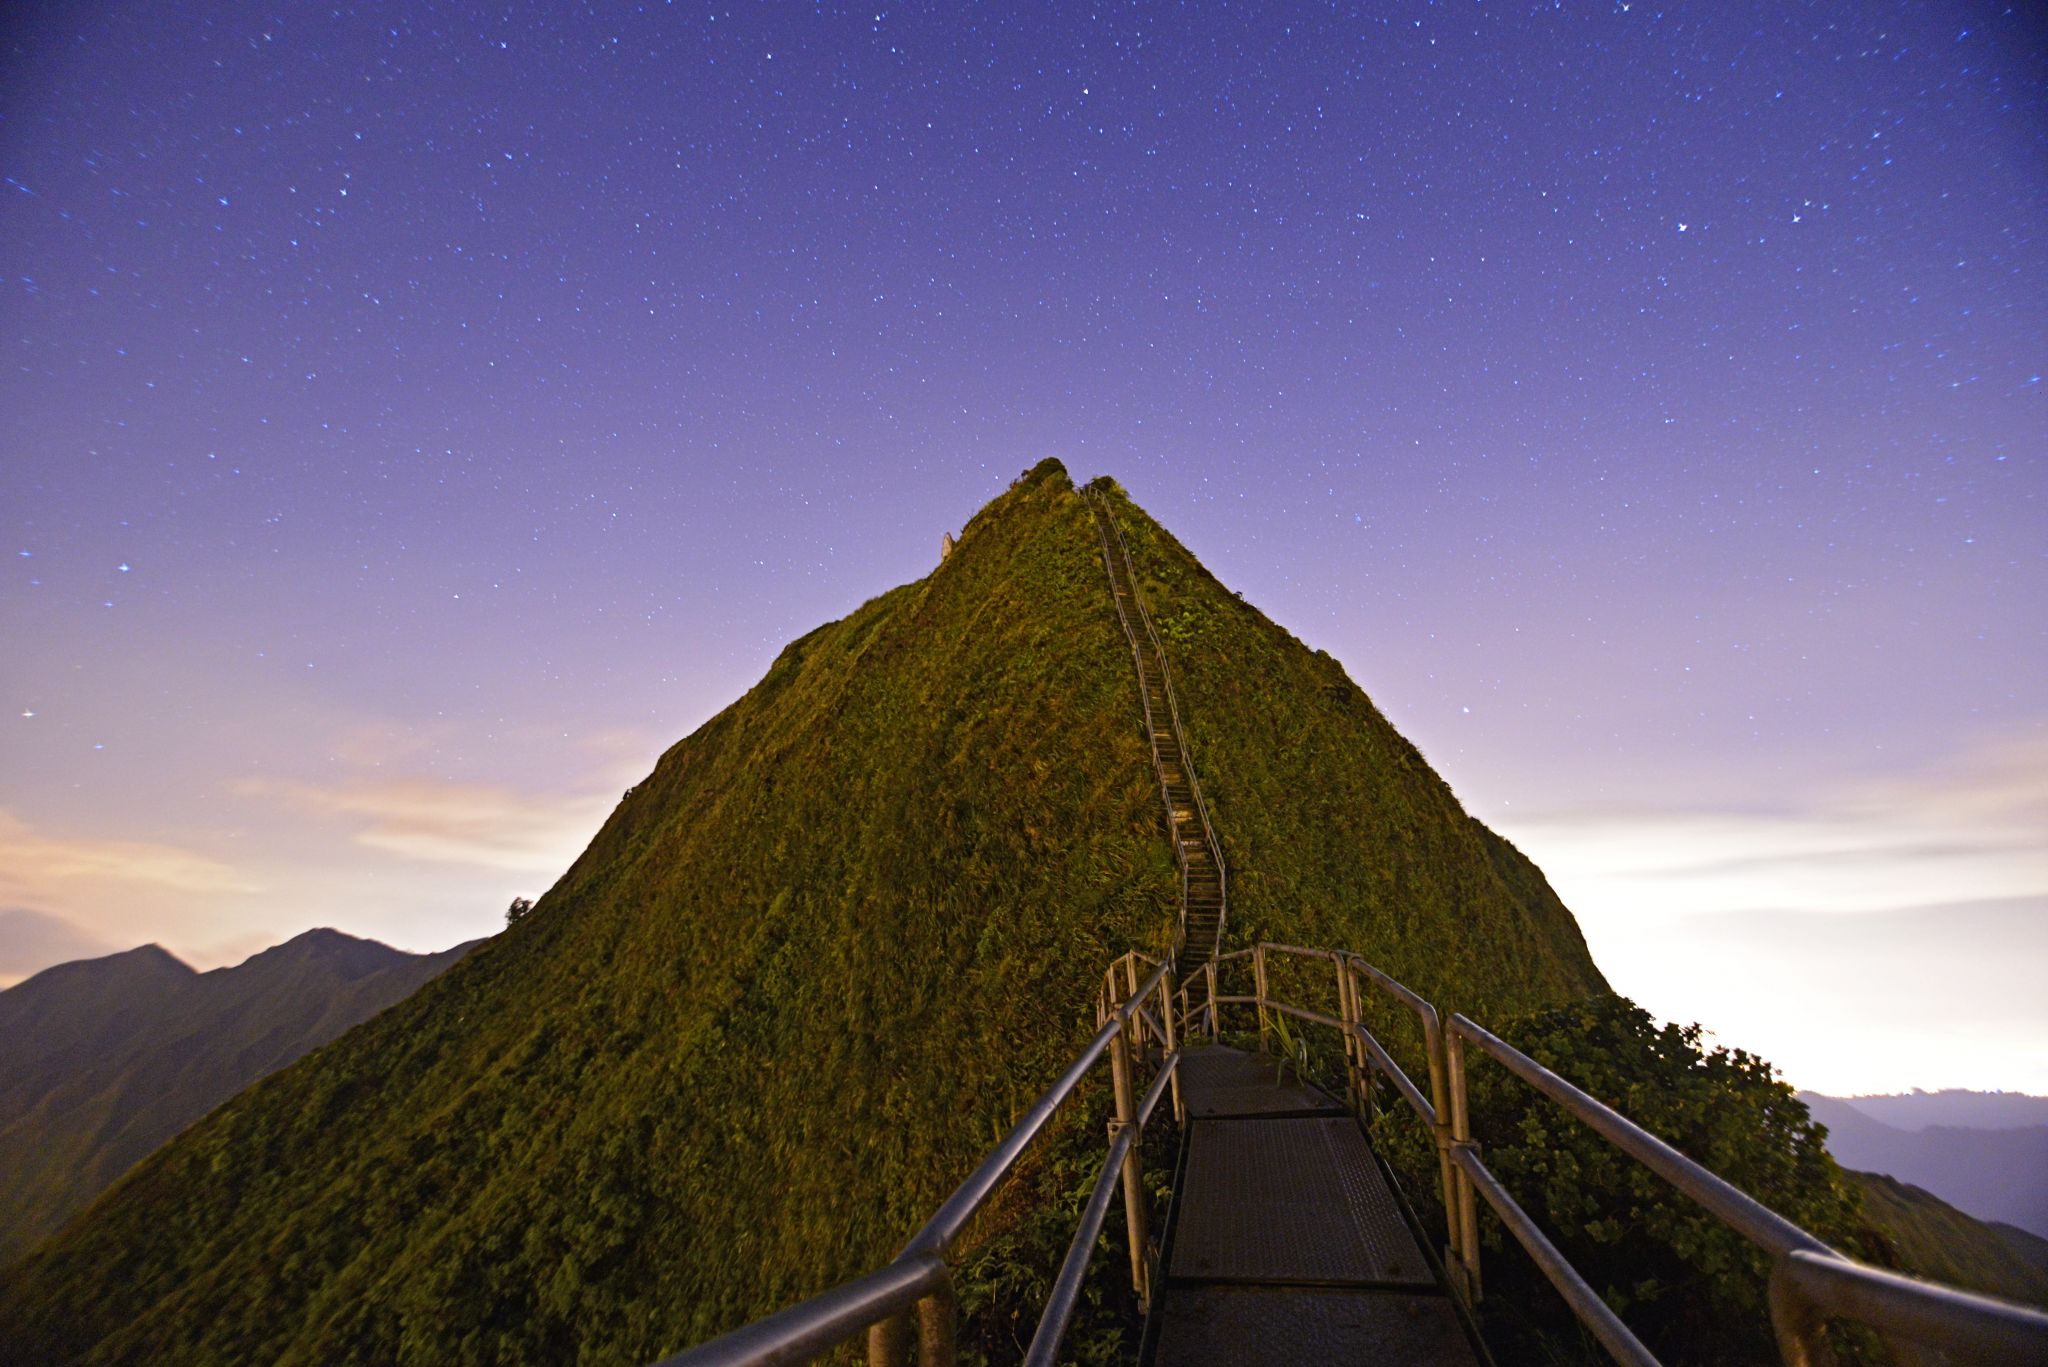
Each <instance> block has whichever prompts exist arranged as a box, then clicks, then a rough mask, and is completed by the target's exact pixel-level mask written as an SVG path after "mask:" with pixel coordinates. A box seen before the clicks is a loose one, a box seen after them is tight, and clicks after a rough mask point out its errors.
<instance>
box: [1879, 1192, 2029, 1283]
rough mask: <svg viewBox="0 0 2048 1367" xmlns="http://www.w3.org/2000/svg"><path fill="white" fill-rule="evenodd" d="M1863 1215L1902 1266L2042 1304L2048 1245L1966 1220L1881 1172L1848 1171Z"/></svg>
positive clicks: (2014, 1231)
mask: <svg viewBox="0 0 2048 1367" xmlns="http://www.w3.org/2000/svg"><path fill="white" fill-rule="evenodd" d="M1848 1176H1849V1178H1850V1179H1851V1180H1852V1181H1853V1182H1855V1184H1856V1185H1857V1187H1858V1188H1860V1189H1861V1191H1862V1194H1863V1215H1864V1218H1865V1219H1867V1220H1868V1221H1869V1222H1870V1223H1871V1225H1873V1226H1874V1227H1875V1228H1876V1229H1877V1230H1878V1231H1879V1232H1880V1233H1882V1234H1883V1235H1884V1236H1885V1237H1886V1238H1887V1239H1888V1240H1890V1242H1891V1245H1892V1252H1893V1254H1894V1255H1895V1256H1896V1258H1897V1260H1898V1264H1899V1266H1900V1267H1902V1268H1903V1269H1905V1270H1906V1271H1908V1272H1912V1273H1915V1274H1916V1275H1918V1276H1922V1277H1931V1278H1933V1279H1934V1280H1936V1281H1942V1282H1948V1283H1950V1284H1951V1285H1954V1286H1961V1287H1965V1288H1967V1289H1969V1290H1972V1291H1982V1292H1984V1293H1985V1294H1987V1295H1992V1296H2004V1297H2005V1298H2006V1299H2008V1300H2015V1301H2026V1302H2029V1303H2031V1304H2034V1305H2048V1239H2040V1238H2036V1237H2035V1236H2034V1235H2032V1234H2029V1233H2027V1231H2025V1230H2023V1229H2015V1228H2013V1227H2012V1226H2011V1225H2005V1224H1999V1223H1997V1222H1995V1221H1991V1222H1987V1221H1980V1220H1975V1219H1972V1218H1971V1217H1970V1216H1968V1215H1965V1214H1964V1213H1963V1212H1962V1211H1960V1210H1957V1209H1956V1208H1955V1207H1954V1206H1951V1205H1949V1204H1948V1203H1947V1202H1945V1201H1943V1200H1941V1199H1940V1198H1939V1197H1937V1196H1935V1195H1934V1194H1933V1193H1932V1192H1928V1191H1923V1190H1922V1189H1921V1188H1919V1187H1916V1186H1911V1185H1909V1184H1907V1183H1904V1182H1900V1181H1898V1180H1896V1179H1895V1178H1891V1177H1886V1176H1884V1175H1883V1174H1881V1173H1873V1172H1851V1173H1849V1174H1848Z"/></svg>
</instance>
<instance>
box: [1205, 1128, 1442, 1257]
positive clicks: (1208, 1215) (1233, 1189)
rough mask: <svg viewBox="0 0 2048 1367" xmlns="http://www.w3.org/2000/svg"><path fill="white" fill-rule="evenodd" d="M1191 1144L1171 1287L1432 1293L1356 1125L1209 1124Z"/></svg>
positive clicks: (1418, 1253)
mask: <svg viewBox="0 0 2048 1367" xmlns="http://www.w3.org/2000/svg"><path fill="white" fill-rule="evenodd" d="M1188 1144H1189V1149H1188V1163H1187V1174H1186V1177H1185V1179H1184V1181H1185V1187H1184V1190H1185V1192H1186V1195H1185V1197H1184V1198H1183V1204H1182V1208H1181V1215H1180V1222H1179V1226H1178V1228H1177V1229H1176V1230H1175V1231H1174V1237H1173V1261H1172V1265H1171V1267H1170V1268H1169V1270H1168V1275H1169V1276H1171V1277H1188V1278H1199V1279H1201V1280H1203V1281H1230V1282H1277V1283H1284V1284H1290V1285H1297V1286H1303V1285H1339V1286H1359V1285H1367V1284H1381V1285H1387V1284H1393V1285H1406V1286H1411V1287H1416V1286H1419V1287H1433V1286H1434V1285H1435V1278H1434V1277H1433V1276H1432V1275H1431V1273H1430V1270H1429V1264H1427V1263H1426V1262H1424V1261H1423V1258H1422V1251H1421V1250H1420V1249H1418V1248H1417V1247H1416V1246H1415V1237H1414V1236H1413V1235H1412V1234H1410V1233H1409V1232H1408V1226H1407V1225H1406V1224H1405V1223H1403V1222H1402V1219H1401V1213H1400V1210H1399V1209H1398V1208H1397V1207H1396V1206H1395V1205H1394V1197H1393V1193H1392V1192H1390V1191H1388V1190H1387V1183H1386V1179H1385V1178H1384V1177H1382V1176H1381V1175H1380V1170H1379V1168H1378V1166H1377V1165H1376V1164H1374V1162H1373V1160H1372V1151H1371V1150H1370V1149H1368V1148H1367V1147H1366V1145H1365V1136H1364V1135H1362V1134H1360V1133H1359V1132H1358V1125H1357V1124H1356V1122H1354V1121H1353V1120H1352V1119H1351V1118H1350V1117H1349V1116H1331V1117H1327V1118H1314V1117H1312V1118H1306V1119H1292V1120H1205V1121H1201V1122H1199V1123H1197V1124H1196V1125H1195V1127H1194V1132H1193V1134H1192V1135H1191V1136H1190V1137H1189V1139H1188Z"/></svg>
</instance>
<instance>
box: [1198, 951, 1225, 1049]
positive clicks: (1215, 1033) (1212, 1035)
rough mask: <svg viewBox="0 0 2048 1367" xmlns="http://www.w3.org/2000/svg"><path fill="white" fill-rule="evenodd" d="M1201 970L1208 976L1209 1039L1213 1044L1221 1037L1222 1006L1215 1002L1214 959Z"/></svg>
mask: <svg viewBox="0 0 2048 1367" xmlns="http://www.w3.org/2000/svg"><path fill="white" fill-rule="evenodd" d="M1202 970H1203V972H1204V973H1206V974H1207V975H1208V978H1209V1041H1210V1043H1212V1044H1213V1043H1215V1042H1216V1041H1218V1040H1220V1039H1222V1038H1223V1008H1222V1007H1220V1006H1218V1005H1217V1004H1216V961H1215V960H1214V959H1211V960H1209V962H1208V963H1206V964H1203V965H1202Z"/></svg>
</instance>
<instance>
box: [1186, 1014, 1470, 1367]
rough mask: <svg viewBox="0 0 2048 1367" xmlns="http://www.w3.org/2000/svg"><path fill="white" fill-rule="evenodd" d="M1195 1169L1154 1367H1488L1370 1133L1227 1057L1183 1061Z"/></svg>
mask: <svg viewBox="0 0 2048 1367" xmlns="http://www.w3.org/2000/svg"><path fill="white" fill-rule="evenodd" d="M1181 1088H1182V1095H1183V1097H1184V1099H1185V1101H1186V1103H1187V1111H1188V1117H1189V1130H1188V1137H1187V1140H1186V1142H1187V1145H1188V1149H1187V1158H1186V1164H1185V1166H1184V1168H1183V1170H1182V1174H1181V1181H1180V1190H1179V1192H1178V1194H1177V1196H1176V1198H1175V1210H1176V1215H1175V1220H1174V1226H1173V1230H1172V1233H1171V1241H1170V1246H1169V1247H1168V1249H1167V1251H1166V1258H1165V1266H1164V1268H1163V1272H1164V1276H1163V1278H1162V1280H1163V1283H1164V1284H1163V1285H1162V1286H1161V1287H1160V1292H1159V1296H1158V1299H1157V1301H1156V1303H1155V1304H1154V1306H1153V1312H1152V1315H1153V1321H1154V1323H1153V1325H1152V1329H1151V1333H1150V1334H1149V1335H1148V1337H1149V1339H1150V1343H1151V1352H1150V1357H1149V1359H1148V1361H1149V1362H1150V1363H1151V1364H1152V1365H1153V1367H1224V1365H1225V1364H1228V1367H1267V1364H1271V1365H1272V1367H1281V1364H1286V1365H1287V1367H1295V1365H1296V1364H1311V1363H1325V1362H1327V1363H1366V1362H1371V1363H1386V1364H1390V1365H1392V1364H1400V1365H1401V1367H1476V1364H1477V1362H1478V1358H1477V1356H1476V1355H1475V1354H1474V1352H1473V1350H1472V1346H1471V1344H1470V1343H1469V1342H1468V1341H1467V1339H1466V1337H1465V1331H1464V1329H1463V1328H1462V1326H1461V1325H1460V1324H1459V1321H1458V1316H1457V1312H1456V1311H1455V1310H1454V1309H1453V1308H1452V1306H1451V1302H1450V1300H1449V1298H1448V1297H1447V1296H1445V1295H1444V1294H1443V1292H1442V1289H1441V1288H1440V1287H1439V1286H1438V1285H1437V1282H1436V1279H1435V1274H1434V1273H1433V1271H1432V1270H1431V1268H1430V1266H1429V1263H1428V1262H1427V1261H1426V1260H1425V1259H1424V1257H1423V1255H1422V1251H1421V1249H1419V1248H1418V1247H1417V1246H1416V1243H1415V1237H1414V1235H1413V1234H1412V1233H1410V1232H1409V1229H1408V1225H1407V1222H1406V1221H1405V1220H1403V1219H1402V1217H1401V1212H1400V1208H1399V1206H1398V1205H1397V1204H1396V1202H1395V1199H1394V1194H1393V1192H1392V1191H1391V1190H1390V1189H1389V1188H1388V1186H1387V1182H1386V1178H1385V1177H1384V1176H1383V1175H1382V1174H1381V1172H1380V1168H1379V1165H1378V1163H1376V1162H1375V1161H1374V1160H1373V1156H1372V1150H1371V1149H1370V1148H1369V1147H1368V1146H1367V1145H1366V1142H1365V1136H1364V1134H1362V1133H1361V1132H1360V1131H1359V1128H1358V1125H1357V1122H1356V1121H1354V1120H1353V1119H1352V1118H1351V1116H1349V1115H1348V1114H1346V1113H1345V1111H1344V1108H1343V1106H1342V1105H1340V1104H1339V1103H1338V1102H1337V1101H1335V1100H1333V1099H1332V1098H1331V1097H1329V1096H1328V1095H1326V1094H1324V1093H1323V1092H1321V1091H1319V1090H1317V1089H1316V1088H1313V1087H1310V1086H1307V1085H1305V1084H1303V1083H1301V1082H1300V1081H1298V1080H1292V1079H1290V1080H1288V1081H1282V1080H1281V1079H1280V1076H1279V1069H1278V1065H1277V1062H1276V1060H1274V1059H1272V1058H1270V1057H1266V1056H1262V1055H1259V1054H1248V1053H1245V1052H1243V1051H1241V1050H1237V1049H1229V1048H1224V1047H1221V1046H1217V1045H1207V1046H1198V1047H1195V1048H1191V1049H1189V1050H1188V1052H1187V1053H1186V1054H1185V1055H1184V1056H1183V1057H1182V1059H1181Z"/></svg>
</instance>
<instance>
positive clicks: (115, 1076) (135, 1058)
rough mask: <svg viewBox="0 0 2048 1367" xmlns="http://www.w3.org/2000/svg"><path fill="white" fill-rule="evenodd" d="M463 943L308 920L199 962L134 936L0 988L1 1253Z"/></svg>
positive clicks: (405, 991)
mask: <svg viewBox="0 0 2048 1367" xmlns="http://www.w3.org/2000/svg"><path fill="white" fill-rule="evenodd" d="M469 948H470V946H468V945H458V946H457V947H456V948H454V949H451V950H448V951H446V952H445V953H441V954H407V953H405V952H403V951H401V950H396V949H393V948H391V947H390V946H388V945H381V944H377V943H375V942H374V941H370V940H359V939H356V938H355V937H353V936H349V935H343V934H341V933H340V932H339V931H333V930H309V931H307V932H306V933H305V934H303V935H300V936H298V937H296V938H294V939H292V940H289V941H287V942H286V943H284V944H282V945H278V946H276V947H275V948H272V949H267V950H265V951H263V952H262V953H261V954H258V955H255V956H254V957H252V958H250V959H248V960H246V961H245V962H243V963H240V964H237V965H236V966H234V967H232V968H220V969H215V970H213V971H212V972H210V973H199V972H195V971H194V970H193V969H191V968H190V967H188V966H187V965H185V964H183V963H181V962H179V961H178V960H177V959H175V958H173V957H172V956H171V955H169V954H167V953H165V952H164V951H163V950H162V949H161V948H159V947H157V946H156V945H144V946H143V947H142V948H140V949H133V950H129V951H128V952H127V953H125V954H111V955H108V956H106V957H105V958H100V959H84V960H80V961H78V962H75V963H68V964H58V965H57V966H56V967H54V968H49V969H45V970H44V971H43V972H41V973H38V974H36V975H35V976H34V977H32V978H28V979H26V980H25V981H23V982H20V983H17V984H15V985H14V986H13V987H11V988H8V989H7V990H6V991H4V992H0V1262H4V1261H6V1260H7V1259H9V1258H11V1257H13V1256H15V1255H16V1254H19V1253H20V1252H22V1251H24V1250H25V1249H26V1248H27V1247H28V1246H29V1245H30V1244H32V1243H34V1242H35V1241H36V1240H37V1239H40V1238H42V1237H43V1236H44V1235H46V1234H48V1233H50V1232H51V1231H52V1230H54V1229H56V1228H57V1226H58V1225H60V1224H62V1223H63V1222H64V1220H65V1219H66V1218H68V1217H69V1216H71V1215H72V1214H74V1213H75V1212H77V1211H78V1210H79V1209H81V1208H82V1207H84V1205H85V1204H86V1203H87V1202H88V1201H90V1200H92V1198H93V1197H95V1196H97V1195H99V1193H100V1192H102V1191H104V1190H105V1189H106V1188H107V1186H108V1185H109V1184H110V1183H112V1182H113V1181H114V1179H115V1178H117V1177H119V1176H120V1175H121V1174H122V1173H123V1172H126V1171H127V1170H128V1169H129V1168H130V1167H132V1166H134V1164H135V1162H136V1160H137V1159H139V1158H141V1157H142V1156H143V1155H145V1154H147V1153H149V1152H150V1151H151V1150H152V1149H154V1148H156V1147H157V1146H158V1145H159V1144H161V1143H163V1142H164V1141H165V1140H166V1139H169V1138H170V1137H171V1136H172V1135H174V1134H176V1133H177V1132H178V1131H180V1130H182V1129H184V1128H185V1127H186V1126H187V1125H190V1124H191V1123H192V1122H193V1121H195V1120H197V1119H198V1118H199V1117H201V1116H203V1115H205V1114H206V1113H207V1112H208V1111H210V1110H212V1109H213V1108H214V1107H215V1106H218V1105H219V1104H220V1103H221V1102H223V1101H226V1100H227V1099H228V1098H229V1097H231V1096H233V1095H234V1094H235V1093H237V1092H239V1091H241V1090H242V1089H243V1088H244V1087H246V1086H248V1085H249V1084H250V1083H252V1082H254V1081H255V1080H256V1079H258V1078H260V1077H262V1076H264V1075H265V1074H267V1073H272V1072H275V1071H277V1070H278V1069H279V1068H282V1067H284V1066H285V1065H286V1064H288V1063H291V1062H293V1061H294V1060H296V1059H298V1058H299V1057H300V1056H301V1055H303V1054H305V1053H306V1052H307V1051H308V1050H311V1049H315V1048H317V1047H319V1046H320V1045H322V1044H325V1043H327V1042H328V1041H329V1040H331V1039H333V1038H334V1037H335V1036H337V1035H339V1034H341V1033H342V1032H343V1031H344V1030H347V1029H348V1028H349V1027H350V1026H353V1025H356V1024H358V1023H360V1022H362V1021H365V1020H368V1019H369V1018H370V1017H371V1016H373V1015H375V1014H376V1013H377V1012H379V1011H382V1010H383V1009H384V1008H385V1007H387V1006H389V1005H391V1004H392V1003H393V1002H396V1001H399V1000H401V999H403V998H405V997H407V996H409V995H410V994H411V993H412V992H413V991H414V990H415V989H417V988H418V987H419V985H420V984H421V983H423V982H426V981H427V980H428V979H429V978H432V977H433V976H434V975H435V974H436V973H439V972H440V971H441V970H442V969H444V968H446V967H447V966H448V965H449V964H451V963H453V962H454V961H455V960H456V959H459V958H460V957H461V956H462V955H463V954H464V953H465V952H467V951H468V949H469Z"/></svg>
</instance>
